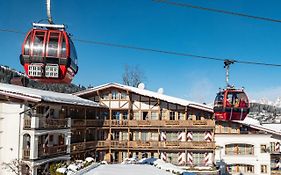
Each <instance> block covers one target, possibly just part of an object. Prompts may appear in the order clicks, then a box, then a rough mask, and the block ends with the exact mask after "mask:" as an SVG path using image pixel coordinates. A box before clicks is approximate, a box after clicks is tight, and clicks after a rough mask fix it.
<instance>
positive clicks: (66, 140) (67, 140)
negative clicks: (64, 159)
mask: <svg viewBox="0 0 281 175" xmlns="http://www.w3.org/2000/svg"><path fill="white" fill-rule="evenodd" d="M64 143H65V145H67V148H66V153H68V154H69V153H70V151H71V132H70V131H69V132H67V133H65V134H64Z"/></svg>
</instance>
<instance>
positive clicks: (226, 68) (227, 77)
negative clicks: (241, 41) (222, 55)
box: [224, 60, 235, 88]
mask: <svg viewBox="0 0 281 175" xmlns="http://www.w3.org/2000/svg"><path fill="white" fill-rule="evenodd" d="M234 63H235V60H224V68H225V82H226V88H229V87H231V85H230V84H229V69H230V65H231V64H234Z"/></svg>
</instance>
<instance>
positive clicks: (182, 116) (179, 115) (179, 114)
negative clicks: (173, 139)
mask: <svg viewBox="0 0 281 175" xmlns="http://www.w3.org/2000/svg"><path fill="white" fill-rule="evenodd" d="M178 117H179V120H184V119H185V112H179V113H178Z"/></svg>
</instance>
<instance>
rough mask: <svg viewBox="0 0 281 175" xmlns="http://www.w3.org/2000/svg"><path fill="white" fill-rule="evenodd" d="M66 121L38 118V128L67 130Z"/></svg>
mask: <svg viewBox="0 0 281 175" xmlns="http://www.w3.org/2000/svg"><path fill="white" fill-rule="evenodd" d="M67 123H68V119H53V118H39V128H67V127H68V126H67Z"/></svg>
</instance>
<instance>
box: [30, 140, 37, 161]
mask: <svg viewBox="0 0 281 175" xmlns="http://www.w3.org/2000/svg"><path fill="white" fill-rule="evenodd" d="M37 158H38V136H35V135H31V136H30V159H37Z"/></svg>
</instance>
